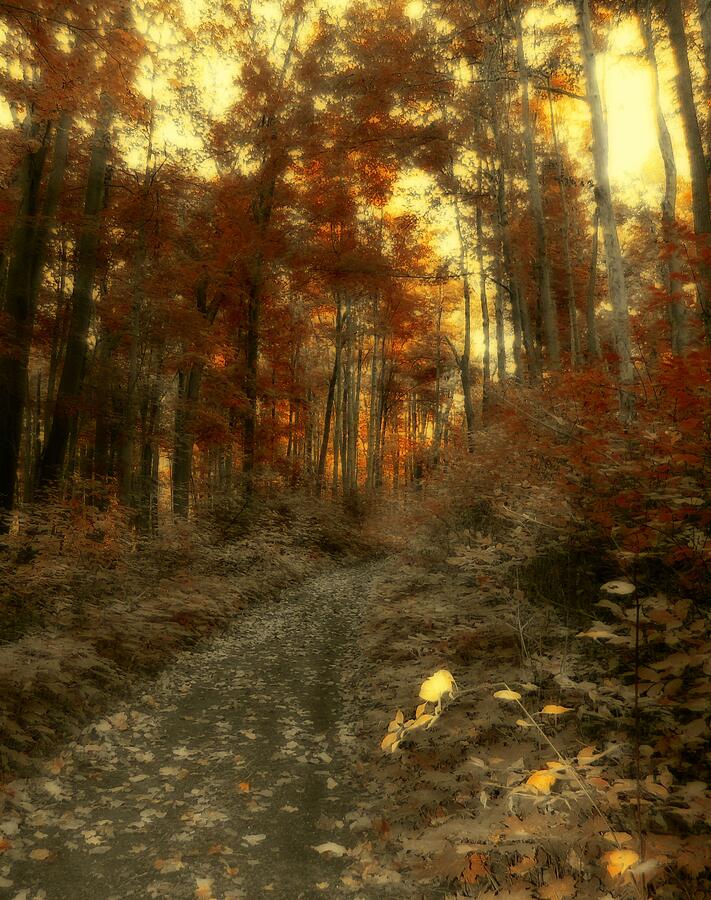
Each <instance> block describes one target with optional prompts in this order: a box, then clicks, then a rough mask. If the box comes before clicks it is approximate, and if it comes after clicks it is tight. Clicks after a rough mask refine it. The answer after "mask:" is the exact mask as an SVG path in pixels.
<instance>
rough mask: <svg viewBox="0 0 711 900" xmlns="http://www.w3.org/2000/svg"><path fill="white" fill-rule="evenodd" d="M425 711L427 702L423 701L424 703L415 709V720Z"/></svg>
mask: <svg viewBox="0 0 711 900" xmlns="http://www.w3.org/2000/svg"><path fill="white" fill-rule="evenodd" d="M426 709H427V701H426V700H425V702H424V703H420V705H419V706H418V707H417V709H416V710H415V718H416V719H419V718H420V716H421V715H422V713H423V712H424V711H425V710H426Z"/></svg>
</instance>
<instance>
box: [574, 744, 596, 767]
mask: <svg viewBox="0 0 711 900" xmlns="http://www.w3.org/2000/svg"><path fill="white" fill-rule="evenodd" d="M595 757H596V753H595V748H594V747H583V749H582V750H581V751H580V752H579V753H578V765H579V766H587V765H589V764H590V763H591V762H592V761H593V760H594V759H595Z"/></svg>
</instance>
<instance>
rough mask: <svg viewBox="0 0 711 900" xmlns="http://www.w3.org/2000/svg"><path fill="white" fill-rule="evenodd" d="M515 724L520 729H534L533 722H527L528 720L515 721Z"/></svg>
mask: <svg viewBox="0 0 711 900" xmlns="http://www.w3.org/2000/svg"><path fill="white" fill-rule="evenodd" d="M516 724H517V725H519V726H520V727H521V728H535V727H536V726H535V725H534V724H533V722H529V721H528V719H516Z"/></svg>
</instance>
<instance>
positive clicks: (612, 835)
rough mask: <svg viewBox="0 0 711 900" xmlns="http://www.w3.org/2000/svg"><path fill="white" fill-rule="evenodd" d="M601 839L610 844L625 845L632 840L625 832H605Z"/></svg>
mask: <svg viewBox="0 0 711 900" xmlns="http://www.w3.org/2000/svg"><path fill="white" fill-rule="evenodd" d="M603 838H604V839H605V840H606V841H609V842H610V843H611V844H626V843H628V842H629V841H631V840H632V835H631V834H628V833H627V832H626V831H606V832H605V833H604V834H603Z"/></svg>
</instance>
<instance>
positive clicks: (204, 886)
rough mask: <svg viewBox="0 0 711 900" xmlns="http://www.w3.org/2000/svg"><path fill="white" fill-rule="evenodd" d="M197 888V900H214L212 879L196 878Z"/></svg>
mask: <svg viewBox="0 0 711 900" xmlns="http://www.w3.org/2000/svg"><path fill="white" fill-rule="evenodd" d="M195 881H196V882H197V887H196V888H195V897H196V898H197V900H212V896H213V895H212V878H196V879H195Z"/></svg>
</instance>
